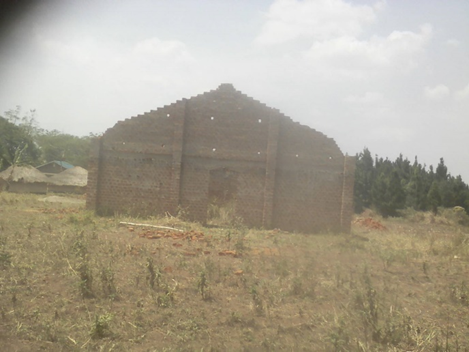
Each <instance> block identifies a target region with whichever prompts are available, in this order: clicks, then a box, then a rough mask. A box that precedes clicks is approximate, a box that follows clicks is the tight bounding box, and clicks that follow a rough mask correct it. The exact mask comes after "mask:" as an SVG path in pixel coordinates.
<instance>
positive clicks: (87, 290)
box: [77, 258, 94, 298]
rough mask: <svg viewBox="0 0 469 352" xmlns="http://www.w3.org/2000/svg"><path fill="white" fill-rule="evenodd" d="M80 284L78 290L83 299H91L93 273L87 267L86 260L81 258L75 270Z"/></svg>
mask: <svg viewBox="0 0 469 352" xmlns="http://www.w3.org/2000/svg"><path fill="white" fill-rule="evenodd" d="M77 271H78V274H79V277H80V282H79V284H78V288H79V290H80V293H81V296H82V297H83V298H93V297H94V293H93V272H92V271H91V268H90V266H89V263H88V260H86V259H84V258H82V259H81V261H80V263H79V264H78V268H77Z"/></svg>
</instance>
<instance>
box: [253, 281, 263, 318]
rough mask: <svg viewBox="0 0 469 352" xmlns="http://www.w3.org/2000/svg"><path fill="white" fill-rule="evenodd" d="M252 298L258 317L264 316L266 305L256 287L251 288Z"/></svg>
mask: <svg viewBox="0 0 469 352" xmlns="http://www.w3.org/2000/svg"><path fill="white" fill-rule="evenodd" d="M251 297H252V302H253V305H254V309H255V311H256V313H257V315H264V305H263V302H262V299H261V297H260V296H259V292H258V290H257V287H256V286H252V287H251Z"/></svg>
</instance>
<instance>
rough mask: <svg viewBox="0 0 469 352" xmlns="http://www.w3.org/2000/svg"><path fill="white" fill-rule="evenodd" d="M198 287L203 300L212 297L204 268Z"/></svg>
mask: <svg viewBox="0 0 469 352" xmlns="http://www.w3.org/2000/svg"><path fill="white" fill-rule="evenodd" d="M197 289H198V291H199V293H200V295H201V296H202V299H203V300H208V299H209V298H210V295H209V293H208V282H207V275H206V273H205V270H202V271H201V272H200V274H199V279H198V280H197Z"/></svg>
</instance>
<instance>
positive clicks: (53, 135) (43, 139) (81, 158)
mask: <svg viewBox="0 0 469 352" xmlns="http://www.w3.org/2000/svg"><path fill="white" fill-rule="evenodd" d="M91 139H92V136H89V137H77V136H73V135H70V134H66V133H61V132H59V131H57V130H53V131H41V132H40V133H39V134H38V135H37V136H36V141H37V143H38V145H39V147H40V149H41V152H42V157H41V162H42V163H46V162H49V161H53V160H63V161H67V162H69V163H70V164H72V165H75V166H81V167H84V168H86V167H87V166H88V158H89V153H90V147H91Z"/></svg>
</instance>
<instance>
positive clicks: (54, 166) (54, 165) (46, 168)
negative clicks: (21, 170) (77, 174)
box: [36, 160, 73, 176]
mask: <svg viewBox="0 0 469 352" xmlns="http://www.w3.org/2000/svg"><path fill="white" fill-rule="evenodd" d="M72 167H73V165H72V164H69V163H67V162H66V161H57V160H54V161H50V162H48V163H46V164H44V165H40V166H38V167H36V169H38V170H39V171H41V172H42V173H43V174H45V175H46V176H52V175H55V174H58V173H60V172H62V171H65V170H68V169H71V168H72Z"/></svg>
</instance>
